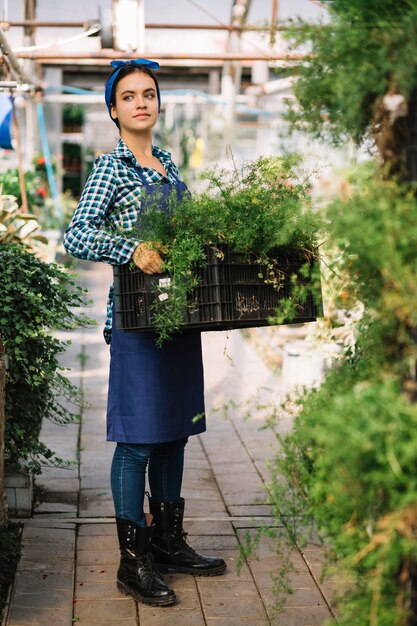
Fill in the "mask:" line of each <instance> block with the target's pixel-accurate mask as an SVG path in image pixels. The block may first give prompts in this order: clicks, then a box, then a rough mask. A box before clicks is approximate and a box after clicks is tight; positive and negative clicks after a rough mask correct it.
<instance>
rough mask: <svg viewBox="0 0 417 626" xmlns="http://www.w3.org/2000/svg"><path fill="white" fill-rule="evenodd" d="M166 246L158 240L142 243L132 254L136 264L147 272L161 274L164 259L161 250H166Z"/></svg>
mask: <svg viewBox="0 0 417 626" xmlns="http://www.w3.org/2000/svg"><path fill="white" fill-rule="evenodd" d="M165 251H166V250H165V247H164V246H163V245H162V244H161V243H158V242H156V241H145V242H143V243H140V244H139V245H138V247H137V248H135V251H134V252H133V255H132V260H133V263H134V264H135V265H137V267H138V268H139V269H141V270H142V272H145V274H161V273H162V271H163V269H164V261H163V259H162V257H161V255H160V254H159V252H165Z"/></svg>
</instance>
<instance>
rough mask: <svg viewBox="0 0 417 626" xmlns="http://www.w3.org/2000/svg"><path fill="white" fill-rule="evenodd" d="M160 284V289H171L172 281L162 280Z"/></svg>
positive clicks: (168, 279)
mask: <svg viewBox="0 0 417 626" xmlns="http://www.w3.org/2000/svg"><path fill="white" fill-rule="evenodd" d="M158 284H159V286H160V287H171V279H170V278H160V279H159V283H158ZM167 297H168V296H167Z"/></svg>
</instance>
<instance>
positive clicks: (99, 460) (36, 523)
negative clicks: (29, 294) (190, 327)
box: [4, 264, 337, 626]
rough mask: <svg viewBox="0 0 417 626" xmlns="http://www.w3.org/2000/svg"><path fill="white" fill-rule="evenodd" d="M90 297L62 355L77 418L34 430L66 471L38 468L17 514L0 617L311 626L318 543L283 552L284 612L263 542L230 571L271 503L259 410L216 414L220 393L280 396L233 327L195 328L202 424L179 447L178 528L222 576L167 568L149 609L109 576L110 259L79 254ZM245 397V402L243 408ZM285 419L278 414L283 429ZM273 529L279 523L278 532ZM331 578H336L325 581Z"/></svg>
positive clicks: (48, 622)
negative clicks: (202, 380) (16, 555)
mask: <svg viewBox="0 0 417 626" xmlns="http://www.w3.org/2000/svg"><path fill="white" fill-rule="evenodd" d="M79 273H80V276H81V279H82V281H83V283H84V284H85V285H86V286H88V288H89V292H90V295H91V297H92V298H93V300H94V305H93V306H92V307H91V308H90V309H89V310H88V311H87V313H88V314H89V315H90V316H91V317H94V318H95V319H97V320H98V322H99V327H98V328H94V329H87V330H83V331H77V332H75V333H72V336H71V339H72V341H73V345H72V346H71V348H70V349H69V350H68V352H67V353H66V355H65V364H66V365H68V367H71V371H70V377H71V378H72V379H73V380H74V382H75V383H77V384H79V385H81V386H82V389H83V394H84V398H85V402H86V403H88V406H87V407H86V408H84V409H83V410H82V420H81V423H80V424H74V425H70V426H66V427H59V426H53V425H52V424H50V423H46V424H45V425H44V428H43V433H42V435H43V439H44V440H45V441H46V442H47V443H48V444H49V445H50V446H51V447H52V448H53V449H54V450H55V451H57V452H58V453H59V454H60V455H61V456H63V457H64V458H68V459H72V460H74V461H76V460H77V459H78V458H79V460H80V464H79V466H78V464H76V463H75V464H74V467H73V468H72V469H70V470H58V469H54V468H52V469H47V470H46V471H45V472H44V473H43V474H42V476H40V477H38V478H37V480H36V485H37V488H38V489H39V490H40V496H41V497H40V501H41V503H40V504H39V505H38V506H37V507H36V508H35V510H34V513H33V516H32V518H31V519H29V520H24V530H23V556H22V559H21V561H20V563H19V567H18V572H17V576H16V580H15V585H14V588H13V591H12V594H11V600H10V605H9V611H8V615H7V616H6V618H5V621H4V626H6V625H7V626H27V625H29V624H30V625H33V626H58V625H60V624H65V625H67V626H69V625H70V624H74V623H76V624H78V623H79V624H82V625H85V626H116V625H117V624H120V625H122V624H123V626H134V625H135V626H136V625H140V626H164V625H168V624H169V625H171V624H172V623H173V620H174V622H175V624H178V626H203V625H207V626H216V625H218V626H264V625H265V626H266V625H270V624H274V625H279V626H309V625H310V626H314V625H318V624H322V623H323V621H324V620H325V619H326V618H329V617H331V612H330V610H329V600H328V595H329V594H330V593H331V591H332V585H330V584H328V585H327V586H325V587H323V586H321V585H320V583H319V579H320V566H321V563H322V561H323V553H322V549H321V548H320V547H319V546H317V545H309V546H308V549H306V550H304V551H303V553H299V552H296V553H295V554H294V556H293V562H294V565H295V572H294V573H293V574H292V575H291V576H292V584H293V587H294V593H293V594H292V595H291V596H289V598H288V601H287V604H286V608H285V610H284V611H283V612H282V613H280V614H279V615H276V614H274V611H273V604H274V596H273V593H272V580H271V574H273V573H276V572H277V571H278V566H279V562H280V560H279V557H278V556H277V555H276V552H275V550H274V546H273V544H272V543H271V542H270V541H269V542H268V541H267V540H266V539H264V540H262V542H261V544H260V548H259V550H258V554H259V557H260V558H259V560H257V559H256V558H255V557H253V558H251V559H249V561H248V562H247V563H246V564H244V566H243V567H242V570H241V573H240V575H238V574H237V572H236V562H237V557H238V553H237V546H238V542H239V538H242V534H243V533H244V532H245V530H246V529H248V528H249V529H250V528H254V527H256V526H257V525H259V524H262V523H265V522H267V521H268V520H269V519H271V518H269V515H270V510H269V507H268V506H267V505H264V504H259V498H262V497H263V496H264V490H263V483H264V481H267V480H268V472H267V469H266V461H267V459H268V458H269V457H271V455H272V454H273V452H274V449H273V447H272V444H271V441H272V436H271V433H270V431H268V430H260V429H259V428H260V426H261V425H262V424H263V417H262V416H260V415H259V414H258V413H257V411H256V410H255V411H253V413H252V415H251V417H250V418H249V419H245V418H244V416H243V414H244V411H243V410H242V409H231V410H230V411H229V412H228V415H227V416H225V414H224V412H223V411H219V410H216V409H217V408H218V407H221V406H222V404H223V403H224V402H225V401H230V400H231V399H233V400H234V401H235V402H238V403H241V402H245V401H247V400H248V399H250V398H253V397H255V396H256V398H257V401H256V402H259V403H263V402H265V401H267V400H268V399H270V398H271V397H274V396H275V397H276V396H277V394H279V392H280V389H279V380H278V379H277V378H275V377H273V376H272V374H271V373H270V372H269V371H268V369H267V368H266V366H265V365H264V364H263V363H262V361H261V360H260V358H259V356H258V355H257V354H256V353H255V351H254V350H253V349H252V348H251V346H250V344H249V343H248V342H247V341H245V339H244V338H243V337H242V335H241V334H240V332H238V331H234V332H231V333H229V334H226V333H206V334H204V335H203V342H204V362H205V376H206V394H207V395H206V400H207V409H208V430H207V432H206V433H204V434H203V435H201V436H197V437H192V438H191V439H190V442H189V444H188V446H187V453H186V466H185V480H184V490H183V495H184V497H185V499H186V511H185V516H186V517H185V527H186V530H187V531H188V532H189V540H190V542H191V544H192V545H193V546H194V547H195V548H197V549H200V550H201V551H202V552H204V553H206V554H219V555H221V556H222V557H223V558H224V559H225V560H226V561H227V563H228V570H227V573H226V574H225V575H224V576H221V577H214V578H193V577H191V576H185V575H169V576H167V580H168V582H169V584H170V585H171V586H172V587H173V588H174V589H175V591H176V593H177V597H178V600H177V603H176V604H175V605H173V606H171V607H165V608H151V607H147V606H145V605H143V604H139V605H138V604H137V603H136V602H134V601H133V600H132V599H130V598H128V597H126V596H123V595H121V594H120V593H119V592H118V590H117V588H116V584H115V573H116V568H117V563H118V548H117V541H116V532H115V525H114V519H113V514H114V512H113V505H112V499H111V493H110V488H109V467H110V462H111V457H112V453H113V447H114V446H113V444H111V443H106V442H105V407H106V391H107V389H106V387H107V366H108V348H107V347H106V345H105V344H104V342H103V340H102V335H101V328H102V324H103V322H104V308H105V300H106V295H107V285H108V283H109V280H111V271H110V268H107V267H105V266H103V265H96V264H85V265H81V269H80V270H79ZM256 402H255V403H252V406H254V404H256ZM288 426H289V424H285V423H283V428H288ZM282 532H284V530H283V531H282ZM333 585H336V586H337V582H336V583H333Z"/></svg>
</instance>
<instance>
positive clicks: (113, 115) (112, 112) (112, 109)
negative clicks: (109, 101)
mask: <svg viewBox="0 0 417 626" xmlns="http://www.w3.org/2000/svg"><path fill="white" fill-rule="evenodd" d="M110 115H111V118H112V119H113V120H117V111H116V107H115V106H113V105H111V106H110Z"/></svg>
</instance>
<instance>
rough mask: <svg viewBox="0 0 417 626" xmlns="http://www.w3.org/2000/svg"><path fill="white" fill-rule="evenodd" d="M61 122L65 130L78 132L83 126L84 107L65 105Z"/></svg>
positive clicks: (80, 105)
mask: <svg viewBox="0 0 417 626" xmlns="http://www.w3.org/2000/svg"><path fill="white" fill-rule="evenodd" d="M62 120H63V123H64V128H65V129H66V130H69V131H71V130H78V128H79V127H80V126H82V125H83V124H84V120H85V107H84V106H83V105H82V104H66V105H65V106H64V109H63V112H62Z"/></svg>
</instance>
